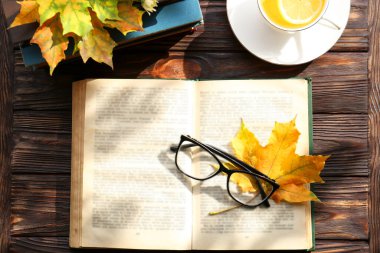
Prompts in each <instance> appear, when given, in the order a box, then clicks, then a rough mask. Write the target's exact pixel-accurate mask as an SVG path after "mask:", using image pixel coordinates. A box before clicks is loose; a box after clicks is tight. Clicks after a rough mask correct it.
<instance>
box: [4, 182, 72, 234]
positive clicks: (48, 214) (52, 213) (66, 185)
mask: <svg viewBox="0 0 380 253" xmlns="http://www.w3.org/2000/svg"><path fill="white" fill-rule="evenodd" d="M11 206H12V216H11V220H12V224H11V234H12V236H15V235H23V236H28V235H32V236H68V231H69V213H70V211H69V210H70V176H68V175H54V176H51V175H44V176H36V175H20V176H13V177H12V205H11Z"/></svg>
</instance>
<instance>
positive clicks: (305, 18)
mask: <svg viewBox="0 0 380 253" xmlns="http://www.w3.org/2000/svg"><path fill="white" fill-rule="evenodd" d="M325 2H326V1H325V0H279V1H278V3H279V9H280V12H281V15H282V17H283V18H284V19H285V20H286V21H287V22H289V23H291V24H297V25H300V24H308V23H312V22H313V21H314V20H315V19H316V18H317V17H318V16H319V15H320V14H321V12H322V10H323V7H324V4H325Z"/></svg>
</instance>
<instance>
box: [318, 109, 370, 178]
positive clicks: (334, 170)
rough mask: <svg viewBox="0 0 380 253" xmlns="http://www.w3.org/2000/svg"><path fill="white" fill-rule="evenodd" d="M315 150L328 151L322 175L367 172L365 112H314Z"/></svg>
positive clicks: (363, 173) (354, 174)
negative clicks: (352, 113) (353, 113)
mask: <svg viewBox="0 0 380 253" xmlns="http://www.w3.org/2000/svg"><path fill="white" fill-rule="evenodd" d="M313 117H314V118H313V125H314V131H313V132H314V138H313V139H314V153H315V154H329V155H331V157H330V158H329V160H328V161H327V163H326V167H325V169H324V171H323V173H322V175H328V176H336V177H340V176H368V150H369V149H368V141H367V136H368V124H367V116H366V115H364V114H363V115H357V114H355V115H351V114H349V115H340V114H332V115H329V114H314V115H313Z"/></svg>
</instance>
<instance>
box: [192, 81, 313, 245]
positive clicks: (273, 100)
mask: <svg viewBox="0 0 380 253" xmlns="http://www.w3.org/2000/svg"><path fill="white" fill-rule="evenodd" d="M198 90H199V91H198V98H199V103H198V104H199V108H198V109H197V111H198V114H199V119H200V120H199V122H198V124H199V126H198V131H197V137H198V138H199V140H200V141H202V142H204V143H209V144H212V145H214V146H216V147H219V148H221V149H223V150H226V151H228V152H229V153H232V150H231V147H230V141H231V140H232V139H233V138H234V137H235V135H236V133H237V132H238V130H239V129H240V124H241V120H242V119H243V120H244V122H245V124H246V126H247V127H248V129H250V130H251V131H252V132H254V133H255V135H256V137H257V138H258V139H259V141H260V143H261V144H262V145H265V144H266V143H267V141H268V138H269V136H270V133H271V130H272V128H273V127H274V123H275V121H278V122H289V121H290V120H291V119H293V118H294V117H297V118H296V125H297V128H298V130H299V131H300V132H301V136H300V138H299V141H298V144H297V153H298V154H307V153H308V151H309V120H308V117H309V115H308V114H309V108H308V84H307V81H306V80H304V79H288V80H231V81H202V82H199V83H198ZM226 184H227V177H226V176H224V175H221V174H219V175H218V176H215V177H213V178H211V179H209V180H206V181H203V182H202V183H200V184H199V185H197V186H196V187H195V188H194V190H193V191H194V203H193V206H194V227H193V230H194V231H193V248H194V249H212V250H223V249H224V250H227V249H228V250H249V249H268V250H269V249H309V248H310V247H312V236H311V210H310V203H306V204H298V205H297V204H296V205H294V204H286V203H281V204H275V203H274V202H273V201H271V200H270V204H271V206H270V208H266V207H257V208H253V209H252V208H243V207H240V208H235V209H233V210H231V211H228V212H225V213H222V214H218V215H213V216H210V215H209V214H208V213H209V212H215V211H219V210H223V209H226V208H229V207H232V206H236V204H237V202H235V201H234V200H233V199H231V197H230V196H229V195H228V192H227V189H226Z"/></svg>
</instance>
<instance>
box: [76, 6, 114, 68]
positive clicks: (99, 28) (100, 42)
mask: <svg viewBox="0 0 380 253" xmlns="http://www.w3.org/2000/svg"><path fill="white" fill-rule="evenodd" d="M90 13H91V18H92V25H93V27H94V28H93V29H92V30H91V32H89V33H88V34H86V35H85V36H83V38H82V41H80V42H79V43H78V48H79V52H80V55H81V56H82V59H83V61H84V62H87V60H88V59H89V58H90V57H91V58H92V59H94V60H95V61H97V62H99V63H101V62H104V63H106V64H107V65H109V66H110V67H111V68H113V63H112V51H113V49H114V47H115V46H116V45H117V44H116V43H115V42H114V41H113V40H112V38H111V36H110V35H109V33H108V31H107V30H105V29H104V28H103V24H102V22H100V20H99V19H98V18H97V16H96V14H95V12H93V11H90Z"/></svg>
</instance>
